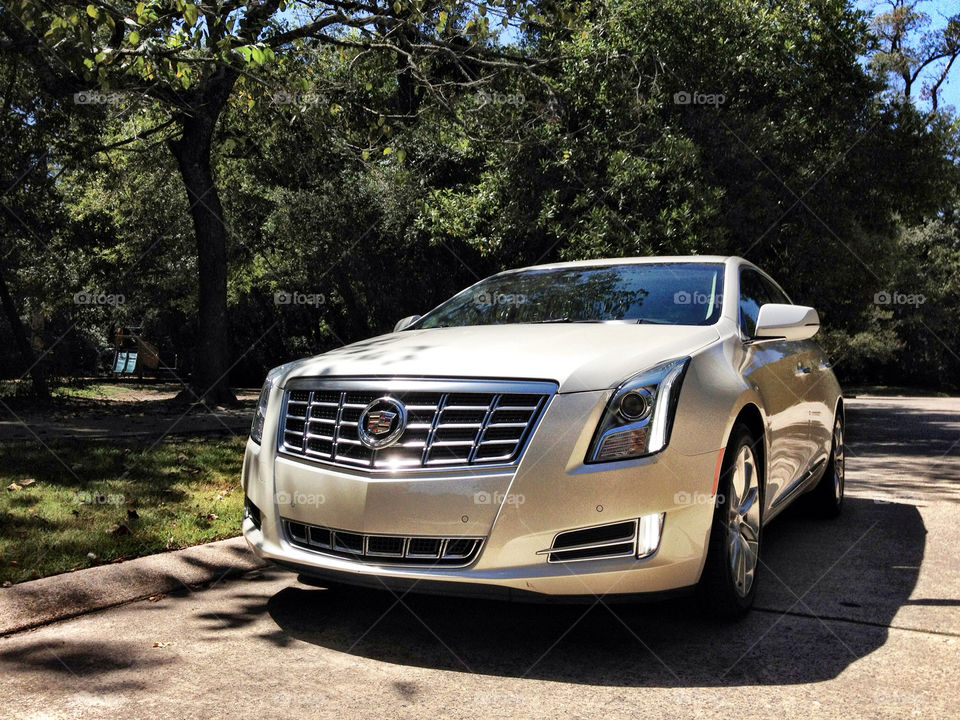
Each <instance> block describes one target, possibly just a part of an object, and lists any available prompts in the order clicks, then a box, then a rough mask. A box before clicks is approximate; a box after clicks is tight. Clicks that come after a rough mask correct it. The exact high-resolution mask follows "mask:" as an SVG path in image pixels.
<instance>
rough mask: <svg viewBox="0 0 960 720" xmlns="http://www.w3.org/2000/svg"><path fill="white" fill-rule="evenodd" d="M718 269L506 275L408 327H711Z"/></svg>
mask: <svg viewBox="0 0 960 720" xmlns="http://www.w3.org/2000/svg"><path fill="white" fill-rule="evenodd" d="M723 268H724V266H723V265H722V264H719V263H709V264H708V263H642V264H638V263H633V264H624V265H594V266H583V267H562V268H546V269H538V270H513V271H510V272H505V273H501V274H499V275H494V276H493V277H489V278H487V279H486V280H482V281H480V282H479V283H477V284H476V285H474V286H473V287H470V288H467V289H466V290H464V291H463V292H461V293H459V294H458V295H455V296H454V297H452V298H451V299H449V300H447V301H446V302H445V303H443V304H442V305H440V306H439V307H437V308H436V309H434V310H432V311H430V312H429V313H427V314H426V315H425V316H424V317H423V318H421V319H420V320H419V321H418V322H416V323H414V324H413V325H412V326H411V328H436V327H462V326H467V325H505V324H511V323H551V322H553V323H563V322H571V323H573V322H614V321H620V322H633V323H657V324H665V325H711V324H713V323H715V322H716V321H717V320H718V319H719V317H720V306H721V304H722V293H723Z"/></svg>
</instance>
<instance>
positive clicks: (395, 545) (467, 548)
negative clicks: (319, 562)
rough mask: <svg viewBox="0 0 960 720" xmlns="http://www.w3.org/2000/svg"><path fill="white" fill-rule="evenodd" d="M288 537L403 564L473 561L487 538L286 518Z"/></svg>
mask: <svg viewBox="0 0 960 720" xmlns="http://www.w3.org/2000/svg"><path fill="white" fill-rule="evenodd" d="M283 528H284V531H285V532H286V535H287V539H288V540H289V541H290V542H291V543H292V544H294V545H296V546H298V547H302V548H304V549H306V550H313V551H315V552H322V553H324V554H326V555H336V556H338V557H344V558H348V559H350V560H358V561H360V562H369V563H380V564H383V563H387V564H399V565H438V566H443V567H450V566H463V565H469V564H470V563H471V562H473V561H474V560H475V559H476V557H477V555H478V554H479V552H480V547H481V546H482V545H483V538H476V537H470V538H465V537H420V536H404V535H362V534H360V533H352V532H347V531H345V530H334V529H332V528H327V527H320V526H316V525H306V524H304V523H298V522H294V521H292V520H284V521H283Z"/></svg>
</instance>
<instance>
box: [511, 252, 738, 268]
mask: <svg viewBox="0 0 960 720" xmlns="http://www.w3.org/2000/svg"><path fill="white" fill-rule="evenodd" d="M731 261H736V262H737V263H738V264H746V265H752V264H753V263H750V262H748V261H746V260H744V259H743V258H740V257H737V256H735V255H663V256H656V255H649V256H644V257H620V258H598V259H596V260H573V261H569V262H557V263H547V264H544V265H530V266H528V267H522V268H514V269H511V270H506V271H504V272H517V271H519V270H553V269H559V268H578V267H603V266H607V265H649V264H661V263H701V264H702V263H715V264H726V263H728V262H731Z"/></svg>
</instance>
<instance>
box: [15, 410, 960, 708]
mask: <svg viewBox="0 0 960 720" xmlns="http://www.w3.org/2000/svg"><path fill="white" fill-rule="evenodd" d="M847 421H848V443H849V447H848V458H849V459H848V468H849V469H848V504H847V507H846V510H845V513H844V515H843V517H842V518H840V519H839V520H836V521H817V520H813V519H810V518H808V517H805V516H804V515H803V514H802V513H799V512H791V513H789V514H788V516H786V517H782V518H781V519H778V520H777V521H776V522H775V523H773V524H772V525H771V526H770V528H769V530H768V533H767V535H766V547H765V553H766V556H765V559H764V563H765V567H764V571H765V573H764V576H763V578H762V586H761V588H760V594H759V600H758V609H757V610H756V611H755V612H753V613H752V614H751V615H750V616H749V618H747V619H746V620H744V621H742V622H739V623H735V624H731V625H714V624H710V623H709V622H706V621H703V620H700V619H698V618H697V617H696V615H695V614H694V611H693V609H692V607H691V606H690V604H689V603H688V602H686V601H674V602H671V603H669V604H661V605H650V606H622V605H605V604H601V603H598V604H595V605H593V606H591V607H586V606H583V607H559V606H548V607H540V606H530V605H507V604H502V603H495V602H481V601H464V600H452V599H442V598H441V599H438V598H415V597H412V596H406V597H402V598H398V597H395V596H392V595H390V594H386V593H371V592H342V593H336V592H332V591H328V590H325V589H321V588H312V587H308V586H306V585H301V584H300V583H298V582H297V580H296V578H295V577H294V576H293V575H290V574H287V573H284V572H279V571H275V570H260V571H255V572H253V573H250V574H247V575H245V576H243V577H241V578H239V579H233V580H229V581H224V582H222V583H219V584H217V585H215V586H214V587H213V588H211V589H206V590H203V591H196V592H191V591H189V590H188V589H185V590H184V592H183V593H182V594H179V595H177V596H167V597H164V598H162V599H159V600H156V601H153V602H151V601H143V602H136V603H132V604H128V605H125V606H122V607H118V608H114V609H111V610H107V611H103V612H100V613H96V614H93V615H87V616H85V617H80V618H76V619H74V620H69V621H65V622H62V623H58V624H54V625H51V626H47V627H44V628H40V629H38V630H34V631H30V632H24V633H20V634H18V635H14V636H12V637H8V638H5V639H2V640H0V677H2V683H0V717H3V718H86V717H109V718H141V717H143V718H153V717H163V718H177V720H186V719H187V718H203V719H204V720H209V718H219V717H229V718H241V717H250V718H291V717H343V718H371V717H400V718H406V717H411V718H413V717H417V718H422V717H430V718H458V717H464V718H466V717H471V718H472V717H492V718H496V717H503V718H508V717H509V718H551V719H553V718H558V717H582V718H621V717H623V718H635V717H653V718H693V717H749V718H751V719H753V718H768V717H769V718H778V719H780V718H785V717H800V718H820V717H823V718H834V717H869V718H877V717H891V718H893V717H897V718H899V717H904V718H906V717H920V718H941V717H942V718H955V717H958V716H960V680H958V678H960V561H958V548H960V446H958V442H960V400H957V399H916V398H909V399H903V398H900V399H881V398H862V399H856V400H850V401H849V403H848V415H847ZM155 645H156V646H155Z"/></svg>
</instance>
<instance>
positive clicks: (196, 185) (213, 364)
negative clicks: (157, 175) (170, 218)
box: [170, 109, 237, 405]
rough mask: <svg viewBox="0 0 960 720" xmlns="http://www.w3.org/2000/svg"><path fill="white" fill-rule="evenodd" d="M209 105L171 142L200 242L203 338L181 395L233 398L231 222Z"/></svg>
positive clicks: (214, 401)
mask: <svg viewBox="0 0 960 720" xmlns="http://www.w3.org/2000/svg"><path fill="white" fill-rule="evenodd" d="M217 114H219V113H216V114H214V113H211V112H210V111H209V109H208V111H207V112H204V111H203V110H202V109H201V110H200V112H198V113H197V114H195V115H193V116H190V117H184V118H183V119H182V120H181V127H182V128H183V133H182V135H181V136H180V137H179V138H178V139H176V140H172V141H171V142H170V150H171V152H172V153H173V156H174V157H175V158H176V160H177V166H178V167H179V169H180V177H181V178H182V180H183V184H184V187H185V188H186V190H187V200H188V201H189V203H190V217H191V218H192V220H193V231H194V234H195V235H196V242H197V274H198V278H197V280H198V294H197V312H198V317H199V328H198V332H199V338H198V340H197V351H196V357H195V359H194V363H193V375H192V378H191V388H190V389H189V390H184V391H183V392H181V393H180V395H179V399H180V400H188V401H191V402H197V401H201V400H202V401H204V402H206V403H208V404H213V405H217V404H234V403H236V401H237V398H236V396H235V395H234V394H233V391H232V390H231V389H230V386H229V384H228V378H227V376H228V374H229V372H230V367H231V365H232V363H233V360H232V354H231V352H230V349H231V348H230V341H229V332H228V322H227V227H226V225H225V224H224V219H223V206H222V205H221V204H220V195H219V193H218V192H217V186H216V184H215V183H214V180H213V172H212V171H211V168H210V150H211V146H212V143H213V130H214V127H215V125H216V121H217V118H216V115H217Z"/></svg>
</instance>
